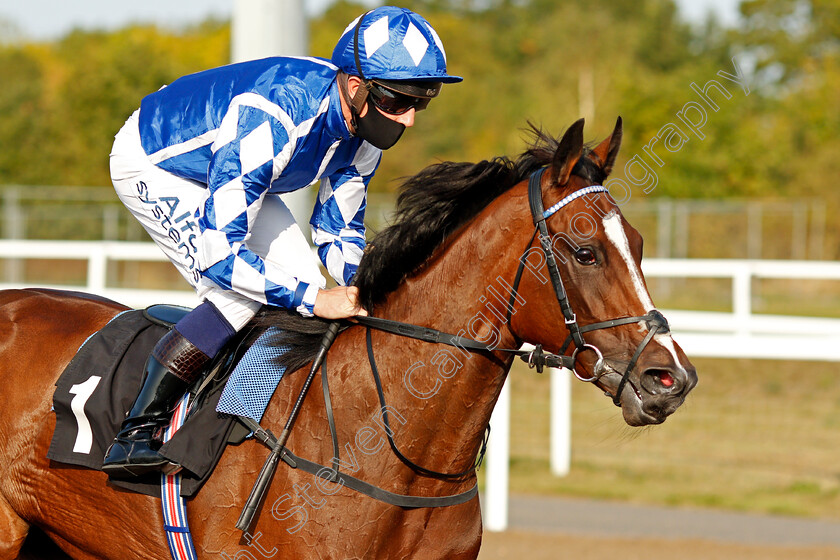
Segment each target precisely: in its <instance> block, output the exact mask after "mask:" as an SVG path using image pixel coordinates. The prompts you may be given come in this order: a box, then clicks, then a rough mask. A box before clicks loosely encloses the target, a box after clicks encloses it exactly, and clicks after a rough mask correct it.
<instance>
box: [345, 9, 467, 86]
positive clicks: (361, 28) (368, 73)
mask: <svg viewBox="0 0 840 560" xmlns="http://www.w3.org/2000/svg"><path fill="white" fill-rule="evenodd" d="M360 20H361V25H358V24H359V21H360ZM357 26H358V30H357V29H356V28H357ZM356 36H358V37H359V45H358V50H357V49H356V45H355V40H354V38H355V37H356ZM357 54H358V67H357V66H356V61H357V59H356V55H357ZM332 63H333V64H335V65H336V66H338V68H339V69H340V70H342V71H343V72H346V73H347V74H352V75H354V76H355V75H359V76H362V77H364V78H365V79H379V80H410V81H415V80H416V81H432V82H443V83H455V82H460V81H461V80H463V78H461V77H459V76H450V75H449V74H447V73H446V52H445V51H444V50H443V43H442V42H441V40H440V37H438V34H437V33H436V32H435V30H434V29H433V28H432V26H431V25H429V22H428V21H426V20H425V19H424V18H423V17H422V16H420V15H418V14H416V13H414V12H412V11H411V10H408V9H405V8H397V7H394V6H382V7H380V8H376V9H374V10H371V11H370V12H367V13H366V14H363V15H361V16H359V17H358V18H356V19H355V20H354V21H353V22H352V23H351V24H350V25H348V26H347V29H345V30H344V33H342V35H341V38H340V39H339V40H338V43H337V44H336V46H335V49H334V50H333V54H332Z"/></svg>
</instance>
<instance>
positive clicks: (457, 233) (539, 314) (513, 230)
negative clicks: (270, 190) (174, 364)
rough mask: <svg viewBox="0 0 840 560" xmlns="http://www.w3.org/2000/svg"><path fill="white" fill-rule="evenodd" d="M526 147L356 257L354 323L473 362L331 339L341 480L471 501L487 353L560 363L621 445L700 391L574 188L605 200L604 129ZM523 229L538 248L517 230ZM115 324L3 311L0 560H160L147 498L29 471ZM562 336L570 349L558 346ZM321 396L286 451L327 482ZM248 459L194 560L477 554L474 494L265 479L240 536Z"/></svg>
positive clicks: (420, 189)
mask: <svg viewBox="0 0 840 560" xmlns="http://www.w3.org/2000/svg"><path fill="white" fill-rule="evenodd" d="M534 132H535V142H534V144H533V146H531V147H530V148H529V149H528V150H527V151H526V152H525V153H524V154H522V155H521V156H520V157H519V158H517V159H516V160H515V161H514V160H509V159H507V158H496V159H493V160H490V161H484V162H481V163H477V164H466V163H441V164H438V165H434V166H431V167H429V168H427V169H425V170H424V171H421V172H420V173H419V174H418V175H416V176H415V177H413V178H410V179H408V180H407V182H406V184H405V185H404V186H403V190H402V194H401V196H400V199H399V202H398V208H397V214H396V218H395V221H394V223H393V225H391V226H389V227H388V228H386V229H385V230H383V231H382V232H381V233H380V234H378V235H377V236H375V238H374V239H373V241H372V243H371V244H370V245H369V247H368V249H367V251H366V253H365V255H364V258H363V261H362V263H361V265H360V267H359V271H358V274H357V285H358V286H359V287H360V290H361V293H362V295H363V298H364V301H365V304H366V306H367V308H368V310H369V311H370V312H371V313H372V315H374V316H377V317H383V318H387V319H392V320H397V321H402V322H406V323H411V324H415V325H421V326H423V327H427V328H432V329H439V330H441V331H444V332H448V333H458V332H461V333H463V334H465V335H466V336H467V337H468V338H471V339H473V340H478V341H480V342H483V343H484V344H486V345H487V346H488V350H486V351H466V350H464V349H463V348H452V347H448V346H447V347H442V346H441V345H439V344H432V343H429V342H427V341H424V340H416V339H412V338H406V337H402V336H400V335H398V334H391V333H387V332H382V331H372V332H371V331H368V330H367V329H366V328H365V327H364V326H362V325H358V324H351V325H350V326H349V327H348V328H345V329H344V330H343V331H342V332H341V333H340V334H339V336H338V338H337V339H336V340H335V343H334V345H333V347H332V348H331V349H330V351H329V355H328V362H329V388H330V391H331V394H332V404H331V406H332V409H333V411H334V417H335V426H336V431H337V436H338V442H339V444H340V445H341V460H340V461H341V464H342V467H343V468H344V470H345V471H348V472H351V473H352V474H353V475H354V476H356V477H358V478H360V479H362V480H365V481H367V482H369V483H371V484H374V485H376V486H378V487H380V488H383V489H385V490H388V491H391V492H395V493H400V494H408V495H413V496H447V495H453V494H457V493H459V492H464V491H466V490H468V489H470V488H471V487H473V486H474V485H475V482H476V475H475V472H474V470H473V469H471V467H472V465H473V462H474V461H475V459H476V456H477V454H478V451H479V448H480V447H481V444H482V441H483V437H484V433H485V428H486V426H487V424H488V421H489V418H490V413H491V411H492V409H493V406H494V404H495V402H496V399H497V397H498V395H499V393H500V391H501V389H502V385H503V383H504V381H505V378H506V375H507V372H508V371H509V369H510V367H511V364H512V361H513V359H514V354H513V353H510V352H504V351H502V349H503V348H507V349H510V348H519V347H520V345H521V344H522V343H530V344H532V345H536V346H537V347H538V348H539V349H541V350H542V349H545V350H546V351H549V352H557V353H560V354H565V355H566V356H574V360H573V363H572V362H569V359H570V358H569V357H567V358H565V360H566V361H565V362H564V363H567V364H570V365H571V366H572V367H573V368H574V373H575V375H577V376H578V377H579V378H581V379H583V380H586V381H591V382H592V383H593V384H595V385H596V386H598V387H599V390H601V391H604V392H606V393H607V394H608V396H611V397H612V398H613V399H614V400H615V402H616V403H617V404H618V405H620V407H621V410H622V413H623V415H624V419H625V420H626V422H627V423H628V424H630V425H633V426H642V425H648V424H657V423H660V422H662V421H664V420H665V418H666V417H667V416H668V415H669V414H671V413H673V412H674V411H675V410H676V409H677V408H678V407H679V406H680V404H681V403H682V402H683V401H684V399H685V397H686V395H687V394H688V392H689V391H690V390H691V389H692V387H693V386H694V385H695V384H696V381H697V377H696V373H695V369H694V367H693V366H692V365H691V364H690V362H689V361H688V359H687V358H686V356H685V354H684V353H683V351H682V350H681V349H680V347H679V346H678V345H677V344H676V343H675V342H674V341H673V339H672V337H671V335H670V332H669V331H668V329H667V323H665V322H664V318H661V316H659V315H658V312H656V311H655V308H654V305H653V302H652V301H651V297H650V295H649V293H648V291H647V288H646V286H645V282H644V278H643V276H642V274H641V272H640V261H641V253H642V239H641V237H640V235H639V233H638V232H636V231H635V230H634V229H633V228H632V227H630V225H629V224H628V223H627V222H626V221H625V219H624V218H623V217H622V215H621V212H620V211H619V208H618V207H617V206H616V205H615V204H614V203H613V202H612V201H611V199H610V198H609V197H608V196H607V193H605V192H603V189H600V190H599V189H598V188H597V187H594V188H590V187H592V186H593V185H600V184H603V182H604V180H605V179H606V177H607V175H608V174H609V172H610V170H611V169H612V167H613V164H614V162H615V159H616V156H617V154H618V150H619V146H620V143H621V119H619V120H618V122H617V123H616V127H615V129H614V131H613V133H612V134H611V135H610V136H609V137H608V138H607V139H606V140H604V141H603V142H601V143H600V144H598V145H597V146H595V147H594V148H593V147H589V146H586V145H584V144H583V121H582V120H580V121H578V122H576V123H575V124H574V125H572V126H571V127H570V128H569V129H568V130H567V131H566V133H565V134H564V135H563V136H562V139H560V140H559V141H558V140H557V139H556V138H552V137H550V136H549V135H546V134H544V133H542V132H540V131H538V130H537V129H534ZM539 169H543V172H541V173H539V174H538V175H534V172H535V171H537V170H539ZM529 177H532V179H531V180H530V181H529ZM533 177H536V179H534V178H533ZM529 185H530V186H529ZM587 188H590V189H589V190H585V189H587ZM529 190H530V192H531V200H530V201H529ZM581 193H585V194H584V195H583V196H578V195H580V194H581ZM534 197H536V199H538V200H536V201H535V200H534ZM558 201H563V204H561V206H562V208H560V209H559V210H558V211H556V212H555V213H554V214H552V215H550V217H548V218H547V219H542V217H541V216H537V217H536V218H534V216H535V215H536V214H535V213H532V209H531V208H530V206H531V205H535V206H536V207H537V208H538V209H539V210H542V209H543V207H545V208H549V210H548V211H543V215H548V214H549V213H550V211H551V209H552V207H555V206H557V203H558ZM540 221H542V227H543V228H544V229H542V230H541V229H540V228H539V227H538V228H537V229H536V230H535V228H534V226H535V222H537V224H539V222H540ZM545 250H547V251H548V252H547V253H546V252H545ZM558 275H559V277H558ZM557 281H559V282H560V283H561V285H560V286H559V287H558V286H557V284H556V282H557ZM124 309H125V307H123V306H121V305H119V304H117V303H114V302H109V301H107V300H106V301H103V300H101V299H97V298H92V297H80V296H79V295H77V294H76V295H74V294H72V293H65V292H54V291H48V290H38V289H26V290H9V291H5V292H2V293H1V294H0V330H2V333H3V336H2V346H0V383H2V387H3V390H2V391H0V560H11V559H14V558H33V557H37V554H35V553H31V552H30V553H25V552H21V550H22V547H23V545H24V541H25V540H26V538H27V535H28V534H29V533H30V531H31V532H32V534H33V535H35V534H37V535H38V536H39V537H40V538H43V537H44V535H46V536H47V537H49V539H51V540H52V541H53V542H54V543H55V544H56V545H57V546H58V547H60V549H61V550H62V551H63V554H66V555H67V556H69V557H70V558H74V559H95V558H96V559H101V558H120V559H126V560H129V559H137V560H140V559H144V560H147V559H150V558H153V559H165V558H168V557H169V552H168V549H167V545H166V540H165V536H164V532H163V528H162V517H161V513H160V508H159V502H158V500H156V499H154V498H150V497H147V496H143V495H140V494H135V493H130V492H126V491H122V490H117V489H115V487H113V486H110V485H109V484H108V482H107V479H106V476H105V475H104V474H103V473H101V472H98V471H94V470H87V469H82V468H74V467H68V466H63V465H58V464H50V461H49V460H47V459H46V454H47V448H48V446H49V444H50V439H51V436H52V432H53V429H54V424H55V419H54V415H53V414H52V413H51V412H50V406H51V398H52V394H53V385H54V383H55V382H56V379H57V378H58V376H59V374H60V373H61V372H62V370H63V369H64V368H65V366H66V365H67V364H68V362H69V361H70V359H71V358H72V357H73V355H74V353H75V352H76V350H77V349H78V348H79V346H80V345H81V344H82V343H83V341H84V340H85V339H86V338H87V337H88V336H89V335H91V334H92V333H94V332H95V331H97V330H98V329H100V328H101V327H102V326H103V325H105V324H106V323H107V322H108V321H109V320H110V319H111V318H112V317H114V316H115V315H116V314H117V313H118V312H120V311H122V310H124ZM570 314H571V315H570ZM571 335H576V336H572V338H574V339H579V340H578V342H580V344H578V342H575V346H574V347H572V346H570V343H569V342H566V343H564V342H563V341H564V340H567V338H569V337H570V336H571ZM367 338H370V344H371V349H372V352H373V353H375V358H376V363H377V367H378V370H379V373H380V374H381V379H382V387H383V392H384V397H385V399H386V401H387V407H388V410H389V411H390V425H389V428H388V429H389V430H391V431H392V434H391V435H392V436H393V440H395V442H396V443H397V444H398V445H399V449H400V450H402V452H403V453H404V454H405V456H406V457H407V458H410V459H411V461H412V462H413V463H416V464H417V465H421V466H422V467H423V468H422V469H419V470H418V469H417V468H412V467H410V466H409V465H408V464H407V463H406V462H405V461H403V460H402V459H400V458H399V457H398V456H397V455H396V454H395V453H394V452H392V450H391V449H390V448H389V446H388V445H386V443H385V438H384V436H385V433H384V432H385V426H384V425H383V423H382V422H381V420H382V418H381V409H382V407H381V403H380V401H379V396H378V394H377V390H376V387H375V384H374V382H373V381H372V379H371V365H369V363H368V355H367ZM442 348H447V349H448V350H443V349H442ZM496 348H498V350H496ZM540 356H541V354H540V353H537V354H531V355H530V357H531V358H534V359H536V358H539V357H540ZM555 357H556V355H555ZM304 377H305V375H302V374H301V373H300V372H299V371H298V372H293V373H291V374H287V375H286V378H285V379H284V380H283V382H282V383H281V384H280V386H279V388H278V389H277V391H276V394H275V395H274V397H273V399H272V401H271V403H270V405H269V407H268V409H267V411H266V413H265V416H264V417H263V420H262V425H263V426H266V427H269V428H274V429H275V430H278V429H279V427H280V426H282V425H283V422H284V420H285V419H286V418H287V417H288V414H289V412H290V410H291V407H292V403H293V401H294V400H295V396H296V395H297V394H298V391H299V390H300V388H301V385H302V383H303V379H304ZM320 385H321V381H320V377H316V378H315V380H314V383H313V391H312V393H313V394H310V395H309V397H308V398H307V400H306V401H305V403H304V405H303V408H302V410H301V413H300V416H299V417H298V418H297V421H296V423H295V425H294V429H293V431H292V435H291V437H290V438H289V440H288V447H289V449H290V450H292V451H293V452H294V453H295V454H296V455H298V456H301V457H306V458H307V459H309V460H311V461H315V462H318V463H320V464H330V461H332V460H333V456H334V453H333V445H332V442H331V441H330V439H331V438H330V431H329V427H328V425H327V424H328V423H327V420H326V419H325V408H326V407H325V402H324V399H322V398H319V396H318V395H319V393H320ZM378 413H379V414H380V416H378V415H377V414H378ZM266 453H267V451H266V449H265V448H264V447H262V446H261V445H260V444H259V443H258V442H256V441H254V440H253V439H250V440H247V441H246V442H244V443H243V444H241V445H239V446H237V447H228V449H227V450H226V451H225V453H224V454H223V456H222V458H221V461H220V463H219V465H218V466H217V468H216V470H215V472H214V474H213V476H212V477H211V478H210V479H209V481H208V482H207V483H206V485H205V486H204V487H203V488H202V490H201V492H199V493H198V494H197V495H196V496H195V497H194V498H191V499H190V500H189V501H188V513H189V520H190V526H191V529H192V535H193V539H194V542H195V546H196V550H197V553H198V557H199V558H225V559H231V558H233V559H239V560H243V559H248V560H253V559H256V560H260V559H262V558H335V559H341V560H344V559H362V558H364V559H368V558H388V559H396V558H420V559H440V558H446V559H449V560H453V559H474V558H476V556H477V555H478V550H479V547H480V544H481V535H482V526H481V515H480V509H479V500H478V497H477V496H476V497H473V498H471V499H469V500H468V501H465V502H464V503H461V504H459V505H452V506H448V507H428V508H427V507H419V508H403V507H397V506H393V505H388V504H385V503H382V502H380V501H377V500H374V499H372V498H370V497H368V496H364V495H362V494H359V493H357V492H355V491H353V490H350V489H348V488H346V487H343V486H341V485H339V484H333V483H331V482H326V481H323V480H321V479H318V478H316V477H313V476H312V475H310V474H307V473H305V472H300V471H299V470H296V469H291V468H288V467H286V466H285V465H283V464H281V465H280V466H279V470H278V471H277V473H276V475H275V477H274V479H273V481H272V483H271V485H270V487H269V489H268V491H267V495H266V497H265V500H264V502H263V504H262V507H261V509H260V512H259V514H258V515H257V517H256V518H255V520H254V522H253V525H252V526H251V527H250V529H249V531H247V532H245V533H243V532H242V531H240V530H237V529H236V528H235V524H236V521H237V516H238V515H239V512H240V509H241V508H242V505H243V503H244V501H245V498H246V496H248V493H249V490H250V488H251V485H252V484H253V481H254V479H255V477H256V474H257V472H258V471H259V470H260V467H261V466H262V463H263V461H264V459H265V457H266ZM424 469H425V470H424ZM431 471H434V472H442V473H455V472H458V473H460V472H465V473H466V474H464V475H463V476H460V477H454V478H451V477H450V478H447V477H436V476H430V475H429V474H428V473H429V472H431Z"/></svg>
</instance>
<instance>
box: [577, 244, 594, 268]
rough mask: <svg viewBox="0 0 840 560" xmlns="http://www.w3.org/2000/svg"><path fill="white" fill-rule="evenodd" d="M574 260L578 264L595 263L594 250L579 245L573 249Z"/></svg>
mask: <svg viewBox="0 0 840 560" xmlns="http://www.w3.org/2000/svg"><path fill="white" fill-rule="evenodd" d="M575 260H577V262H579V263H580V264H585V265H590V264H595V262H596V259H595V251H593V250H592V249H587V248H586V247H581V248H580V249H578V250H577V251H575Z"/></svg>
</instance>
